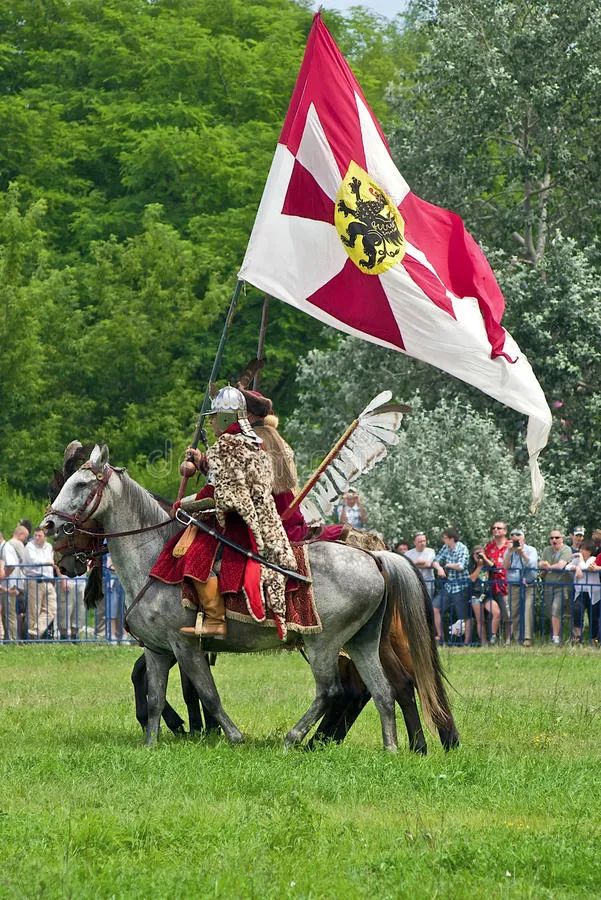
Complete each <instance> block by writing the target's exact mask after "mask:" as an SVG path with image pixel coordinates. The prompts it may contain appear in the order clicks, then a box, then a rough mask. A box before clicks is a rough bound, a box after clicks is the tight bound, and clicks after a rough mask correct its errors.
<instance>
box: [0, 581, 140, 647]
mask: <svg viewBox="0 0 601 900" xmlns="http://www.w3.org/2000/svg"><path fill="white" fill-rule="evenodd" d="M34 568H36V567H34V566H29V565H28V566H27V570H28V571H29V572H31V570H32V569H34ZM15 573H17V569H15V570H14V572H13V573H11V575H10V576H8V577H7V578H2V579H0V641H2V642H4V643H7V642H12V641H24V642H29V641H31V642H36V643H38V642H46V643H49V642H53V641H76V642H77V643H94V642H98V641H109V642H113V643H120V642H127V641H129V635H128V634H127V632H126V631H125V628H124V625H123V617H124V612H125V592H124V590H123V587H122V586H121V583H120V582H119V579H118V578H117V577H116V576H115V575H114V574H113V573H112V572H107V573H106V574H105V575H104V577H103V589H104V600H103V601H102V603H101V604H100V606H99V607H98V608H97V609H94V610H87V609H86V607H85V604H84V599H83V598H84V592H85V587H86V576H85V575H82V576H81V577H80V578H64V577H61V578H55V577H47V576H46V575H45V573H44V572H43V569H42V567H40V571H39V573H38V574H36V575H32V574H27V575H26V574H24V573H23V574H15Z"/></svg>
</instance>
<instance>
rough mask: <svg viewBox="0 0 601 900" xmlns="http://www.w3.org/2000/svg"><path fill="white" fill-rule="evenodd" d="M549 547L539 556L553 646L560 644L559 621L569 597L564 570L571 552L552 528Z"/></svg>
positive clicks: (557, 532) (558, 531) (567, 575)
mask: <svg viewBox="0 0 601 900" xmlns="http://www.w3.org/2000/svg"><path fill="white" fill-rule="evenodd" d="M549 542H550V544H549V546H548V547H545V549H544V550H543V552H542V554H541V561H540V569H541V575H542V577H543V578H544V581H545V585H544V588H543V597H544V602H545V607H546V608H547V615H548V614H549V610H550V612H551V629H552V637H551V642H552V643H553V644H560V643H561V620H562V617H563V614H564V612H565V609H566V606H567V600H568V598H569V596H570V584H571V581H572V575H571V572H565V571H564V569H565V567H566V566H567V564H568V563H569V562H570V560H571V559H572V551H571V550H570V548H569V547H566V545H565V544H564V542H563V534H562V533H561V531H560V530H559V529H558V528H554V529H553V530H552V531H551V534H550V535H549Z"/></svg>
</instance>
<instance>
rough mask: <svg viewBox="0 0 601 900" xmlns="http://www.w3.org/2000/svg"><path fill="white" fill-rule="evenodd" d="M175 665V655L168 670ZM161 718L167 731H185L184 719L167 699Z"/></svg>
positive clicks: (176, 732)
mask: <svg viewBox="0 0 601 900" xmlns="http://www.w3.org/2000/svg"><path fill="white" fill-rule="evenodd" d="M174 665H175V656H174V657H172V659H171V662H170V663H169V670H168V671H170V670H171V669H172V668H173V666H174ZM162 716H163V720H164V722H165V725H166V726H167V728H168V729H169V731H171V732H173V734H176V735H183V734H185V733H186V731H185V729H184V720H183V719H182V717H181V716H180V714H179V713H178V712H177V711H176V710H175V709H174V708H173V707H172V706H171V704H170V703H169V701H168V700H165V705H164V707H163V713H162Z"/></svg>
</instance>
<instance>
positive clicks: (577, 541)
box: [570, 525, 585, 553]
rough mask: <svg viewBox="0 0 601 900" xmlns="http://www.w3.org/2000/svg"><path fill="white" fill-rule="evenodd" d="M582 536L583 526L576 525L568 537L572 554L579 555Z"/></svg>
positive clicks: (583, 533)
mask: <svg viewBox="0 0 601 900" xmlns="http://www.w3.org/2000/svg"><path fill="white" fill-rule="evenodd" d="M584 535H585V531H584V525H576V526H575V527H574V529H573V530H572V533H571V535H570V546H571V548H572V553H580V548H581V546H582V542H583V540H584Z"/></svg>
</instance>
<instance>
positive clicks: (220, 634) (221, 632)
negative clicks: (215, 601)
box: [200, 616, 227, 641]
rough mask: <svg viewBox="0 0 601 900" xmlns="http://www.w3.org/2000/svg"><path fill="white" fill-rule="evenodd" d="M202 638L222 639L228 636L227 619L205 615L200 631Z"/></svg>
mask: <svg viewBox="0 0 601 900" xmlns="http://www.w3.org/2000/svg"><path fill="white" fill-rule="evenodd" d="M200 636H201V638H213V639H214V640H216V641H222V640H224V639H225V638H226V637H227V623H226V621H225V619H210V618H208V617H206V616H205V619H204V622H203V623H202V630H201V632H200Z"/></svg>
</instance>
